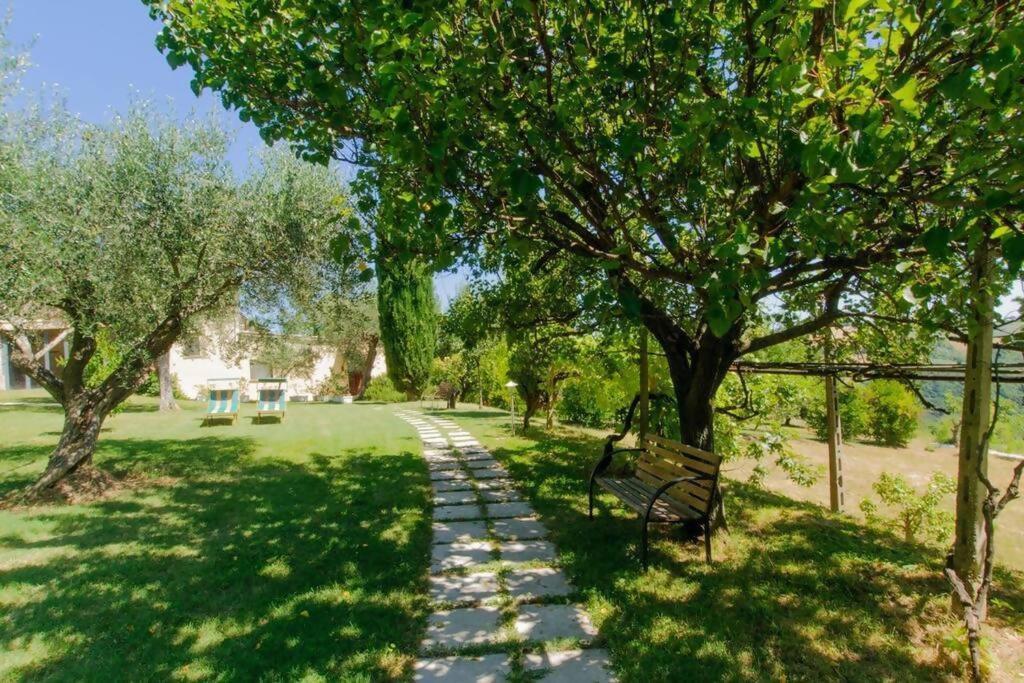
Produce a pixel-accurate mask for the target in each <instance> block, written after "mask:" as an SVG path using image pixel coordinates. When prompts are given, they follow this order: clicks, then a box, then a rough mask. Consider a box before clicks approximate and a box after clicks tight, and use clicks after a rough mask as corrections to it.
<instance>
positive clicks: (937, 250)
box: [921, 227, 952, 258]
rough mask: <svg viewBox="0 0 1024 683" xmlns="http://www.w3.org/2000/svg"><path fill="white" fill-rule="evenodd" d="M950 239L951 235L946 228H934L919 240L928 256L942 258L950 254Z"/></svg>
mask: <svg viewBox="0 0 1024 683" xmlns="http://www.w3.org/2000/svg"><path fill="white" fill-rule="evenodd" d="M951 237H952V234H951V233H950V231H949V229H948V228H943V227H935V228H932V229H931V230H929V231H928V232H926V233H925V234H924V235H923V236H922V238H921V239H922V241H923V242H924V248H925V249H926V250H927V251H928V255H929V256H932V257H934V258H942V257H945V256H948V255H949V253H950V250H949V241H950V239H951Z"/></svg>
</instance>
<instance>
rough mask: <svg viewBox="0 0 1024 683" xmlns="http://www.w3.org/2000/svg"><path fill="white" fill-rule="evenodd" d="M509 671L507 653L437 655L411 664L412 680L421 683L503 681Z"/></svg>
mask: <svg viewBox="0 0 1024 683" xmlns="http://www.w3.org/2000/svg"><path fill="white" fill-rule="evenodd" d="M509 671H510V666H509V660H508V655H485V656H483V657H438V658H436V659H420V660H417V661H416V663H415V664H414V665H413V674H412V680H414V681H423V683H504V682H505V681H507V680H508V675H509Z"/></svg>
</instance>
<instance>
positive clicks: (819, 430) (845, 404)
mask: <svg viewBox="0 0 1024 683" xmlns="http://www.w3.org/2000/svg"><path fill="white" fill-rule="evenodd" d="M836 384H837V386H836V390H837V391H838V392H839V420H840V422H841V425H842V431H843V439H844V440H852V439H856V438H857V437H858V436H862V435H863V434H864V433H865V431H866V426H867V425H866V422H867V411H868V409H869V407H868V406H867V405H866V404H865V402H864V395H863V390H861V389H856V388H855V389H851V388H848V387H844V386H842V385H840V384H839V383H838V382H837V383H836ZM819 386H821V392H820V394H819V396H818V397H817V400H809V401H808V402H807V404H806V407H805V408H804V410H803V418H804V420H805V421H806V422H807V425H808V426H809V427H810V428H811V429H812V430H814V433H815V435H817V437H818V438H819V439H821V440H822V441H824V440H825V439H827V438H828V423H827V421H826V419H825V416H826V412H825V410H826V407H825V388H824V386H823V385H819Z"/></svg>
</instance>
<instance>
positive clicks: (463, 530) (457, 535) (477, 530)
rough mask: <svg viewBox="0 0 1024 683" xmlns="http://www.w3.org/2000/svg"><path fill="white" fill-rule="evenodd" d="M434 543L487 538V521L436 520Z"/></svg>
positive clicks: (434, 524)
mask: <svg viewBox="0 0 1024 683" xmlns="http://www.w3.org/2000/svg"><path fill="white" fill-rule="evenodd" d="M431 526H432V527H433V529H434V543H466V542H469V541H472V540H474V539H482V538H487V523H486V522H484V521H483V520H480V521H475V522H434V523H433V524H432V525H431Z"/></svg>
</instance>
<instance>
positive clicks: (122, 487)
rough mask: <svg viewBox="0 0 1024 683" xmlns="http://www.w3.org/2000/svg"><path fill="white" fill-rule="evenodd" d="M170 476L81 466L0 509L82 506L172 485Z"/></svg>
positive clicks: (19, 493) (21, 493) (12, 498)
mask: <svg viewBox="0 0 1024 683" xmlns="http://www.w3.org/2000/svg"><path fill="white" fill-rule="evenodd" d="M176 482H177V479H174V478H171V477H156V478H153V477H143V476H141V475H138V474H134V473H131V472H129V473H126V474H115V473H112V472H107V471H106V470H101V469H99V468H97V467H91V466H90V467H79V468H78V469H76V470H75V471H74V472H72V473H71V474H69V475H68V476H66V477H64V478H63V479H61V480H60V481H59V482H57V483H56V484H54V485H53V486H51V487H50V488H48V489H45V490H44V491H40V492H39V493H26V491H15V492H14V493H12V494H10V495H8V496H7V497H6V498H4V499H3V500H0V509H5V510H14V509H18V508H28V507H34V506H37V505H80V504H83V503H91V502H93V501H96V500H103V499H107V498H113V497H115V496H117V495H120V494H121V493H123V492H125V491H130V490H134V489H140V488H148V487H152V486H171V485H173V484H175V483H176Z"/></svg>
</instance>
